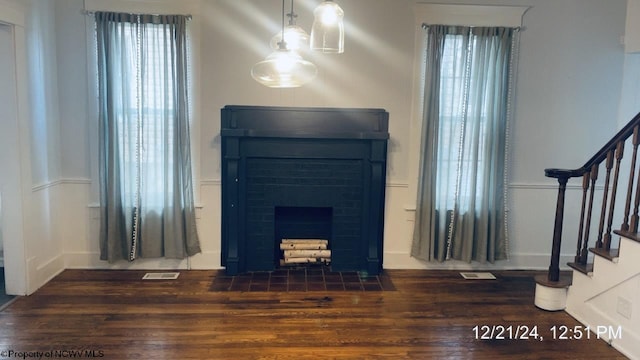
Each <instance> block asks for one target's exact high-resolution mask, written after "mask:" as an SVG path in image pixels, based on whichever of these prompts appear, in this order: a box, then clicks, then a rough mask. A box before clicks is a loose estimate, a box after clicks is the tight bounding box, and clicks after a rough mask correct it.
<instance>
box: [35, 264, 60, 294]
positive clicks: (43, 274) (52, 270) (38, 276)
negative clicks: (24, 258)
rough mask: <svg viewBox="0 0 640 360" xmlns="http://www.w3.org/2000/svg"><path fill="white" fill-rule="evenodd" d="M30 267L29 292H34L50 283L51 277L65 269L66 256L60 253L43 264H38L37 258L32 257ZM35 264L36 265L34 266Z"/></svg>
mask: <svg viewBox="0 0 640 360" xmlns="http://www.w3.org/2000/svg"><path fill="white" fill-rule="evenodd" d="M28 266H29V268H30V270H29V274H30V277H31V278H30V281H29V294H33V293H34V292H35V291H36V290H38V289H39V288H40V287H42V286H43V285H44V284H46V283H48V282H49V281H50V280H51V279H53V278H54V277H56V276H58V274H60V273H61V272H63V271H64V269H65V267H64V256H63V255H62V254H58V255H56V256H54V257H53V258H51V259H49V260H48V261H46V262H45V263H43V264H40V265H37V266H36V258H35V257H34V258H30V259H29V261H28ZM34 266H35V267H34Z"/></svg>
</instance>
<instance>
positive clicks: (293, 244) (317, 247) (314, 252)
mask: <svg viewBox="0 0 640 360" xmlns="http://www.w3.org/2000/svg"><path fill="white" fill-rule="evenodd" d="M328 246H329V240H326V239H282V241H281V242H280V250H282V258H281V259H280V266H286V265H295V264H306V263H324V264H329V263H330V262H331V250H329V249H328Z"/></svg>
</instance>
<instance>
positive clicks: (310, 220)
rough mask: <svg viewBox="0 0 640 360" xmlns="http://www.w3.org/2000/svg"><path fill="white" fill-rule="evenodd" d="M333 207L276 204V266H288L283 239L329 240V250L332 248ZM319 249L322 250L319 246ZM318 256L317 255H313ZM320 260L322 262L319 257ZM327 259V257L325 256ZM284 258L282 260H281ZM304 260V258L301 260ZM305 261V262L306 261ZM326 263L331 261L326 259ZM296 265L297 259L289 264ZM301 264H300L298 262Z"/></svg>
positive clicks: (327, 247)
mask: <svg viewBox="0 0 640 360" xmlns="http://www.w3.org/2000/svg"><path fill="white" fill-rule="evenodd" d="M332 219H333V208H331V207H307V206H276V207H275V224H274V225H275V239H274V240H275V241H274V259H276V264H275V265H276V266H275V267H276V268H277V267H280V266H287V265H285V264H284V260H285V258H284V256H285V252H284V249H283V248H282V246H281V245H282V240H283V239H295V240H304V239H313V240H314V241H315V240H327V241H326V243H327V246H326V247H323V248H326V249H327V250H328V249H330V248H331V235H332V223H333V221H332ZM317 250H321V248H318V249H317ZM311 257H312V258H314V259H315V258H316V257H315V255H314V256H311ZM317 259H318V262H321V261H320V260H319V259H320V258H319V257H318V258H317ZM325 259H327V258H326V257H325ZM281 260H282V261H281ZM300 261H302V260H300ZM306 262H307V261H304V262H303V263H306ZM324 262H325V263H329V262H330V258H328V261H324ZM288 265H289V266H295V265H296V263H295V261H292V262H290V263H289V264H288ZM298 265H299V264H298Z"/></svg>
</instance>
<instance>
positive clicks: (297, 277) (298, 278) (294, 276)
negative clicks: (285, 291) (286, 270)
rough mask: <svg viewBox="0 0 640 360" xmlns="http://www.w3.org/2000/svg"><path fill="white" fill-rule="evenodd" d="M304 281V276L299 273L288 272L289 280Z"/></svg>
mask: <svg viewBox="0 0 640 360" xmlns="http://www.w3.org/2000/svg"><path fill="white" fill-rule="evenodd" d="M292 281H293V282H305V281H306V276H305V275H304V274H300V273H290V274H289V282H292Z"/></svg>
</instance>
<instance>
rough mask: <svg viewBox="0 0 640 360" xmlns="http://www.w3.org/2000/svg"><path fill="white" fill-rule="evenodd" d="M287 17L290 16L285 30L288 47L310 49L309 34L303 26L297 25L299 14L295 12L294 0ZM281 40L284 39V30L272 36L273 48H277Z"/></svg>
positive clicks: (295, 49) (296, 49)
mask: <svg viewBox="0 0 640 360" xmlns="http://www.w3.org/2000/svg"><path fill="white" fill-rule="evenodd" d="M287 17H289V24H288V25H287V26H286V27H285V28H284V30H283V31H284V41H285V42H286V43H287V48H289V49H291V50H294V51H298V50H304V49H308V48H309V34H307V32H306V31H304V29H303V28H302V27H300V26H298V25H296V18H297V17H298V15H297V14H296V13H295V12H293V0H291V12H290V13H288V14H287ZM280 41H282V31H280V32H278V33H277V34H275V35H274V36H273V37H272V38H271V48H272V49H274V50H277V49H278V47H279V46H278V43H279V42H280Z"/></svg>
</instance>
